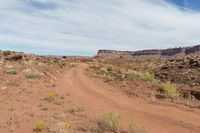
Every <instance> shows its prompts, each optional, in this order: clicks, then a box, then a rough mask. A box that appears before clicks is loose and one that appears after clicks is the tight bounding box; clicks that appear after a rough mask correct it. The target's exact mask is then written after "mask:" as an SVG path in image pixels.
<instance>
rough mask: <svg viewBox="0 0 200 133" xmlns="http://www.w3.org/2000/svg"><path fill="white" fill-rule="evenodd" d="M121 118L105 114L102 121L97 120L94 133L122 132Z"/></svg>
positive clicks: (112, 114) (115, 114)
mask: <svg viewBox="0 0 200 133" xmlns="http://www.w3.org/2000/svg"><path fill="white" fill-rule="evenodd" d="M121 125H122V121H121V116H120V115H119V114H117V113H113V112H111V113H105V114H103V115H102V118H101V119H98V120H96V125H95V126H93V128H94V129H92V130H94V132H99V133H103V132H106V131H111V132H115V133H119V132H120V131H121Z"/></svg>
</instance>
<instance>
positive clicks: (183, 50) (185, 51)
mask: <svg viewBox="0 0 200 133" xmlns="http://www.w3.org/2000/svg"><path fill="white" fill-rule="evenodd" d="M199 52H200V45H196V46H193V47H179V48H170V49H151V50H141V51H117V50H99V51H98V54H130V55H132V56H151V55H153V56H174V55H189V54H195V53H199Z"/></svg>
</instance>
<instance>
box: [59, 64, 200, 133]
mask: <svg viewBox="0 0 200 133" xmlns="http://www.w3.org/2000/svg"><path fill="white" fill-rule="evenodd" d="M86 67H87V65H86V64H79V65H78V66H77V67H75V68H72V69H71V70H69V71H67V72H66V74H65V76H64V78H63V79H60V80H59V82H60V86H61V87H63V88H64V89H67V90H68V91H69V92H70V94H71V97H72V99H71V100H72V101H73V102H74V103H76V104H77V105H81V106H83V107H84V108H85V109H86V110H87V112H88V114H89V116H91V117H93V116H95V115H97V114H102V113H104V112H111V111H113V112H118V113H120V114H122V116H123V123H124V125H125V126H126V125H128V123H131V122H135V123H136V124H138V125H139V126H140V127H144V128H145V129H146V131H147V132H148V133H199V132H200V111H199V110H191V109H187V107H185V108H184V107H179V106H170V105H160V104H150V103H146V102H142V101H139V100H133V99H130V98H129V97H128V96H126V95H124V94H123V93H122V92H121V91H120V90H118V89H116V88H114V87H112V86H110V85H108V84H107V83H104V82H103V81H102V80H100V79H96V78H93V77H90V76H87V75H86V74H85V68H86Z"/></svg>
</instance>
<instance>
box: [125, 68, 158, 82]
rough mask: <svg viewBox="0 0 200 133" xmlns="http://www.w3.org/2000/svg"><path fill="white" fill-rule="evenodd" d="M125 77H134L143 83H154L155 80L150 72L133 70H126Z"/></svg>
mask: <svg viewBox="0 0 200 133" xmlns="http://www.w3.org/2000/svg"><path fill="white" fill-rule="evenodd" d="M125 75H126V76H128V77H136V78H139V79H142V80H145V81H150V82H152V81H154V80H155V76H154V74H153V73H150V72H145V73H143V72H138V71H134V70H128V71H126V72H125Z"/></svg>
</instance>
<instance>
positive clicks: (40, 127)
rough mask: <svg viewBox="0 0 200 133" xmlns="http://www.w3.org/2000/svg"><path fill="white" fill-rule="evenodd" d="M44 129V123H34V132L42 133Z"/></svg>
mask: <svg viewBox="0 0 200 133" xmlns="http://www.w3.org/2000/svg"><path fill="white" fill-rule="evenodd" d="M45 127H46V124H45V122H44V121H38V122H36V127H35V129H34V131H36V132H42V131H43V130H44V129H45Z"/></svg>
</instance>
